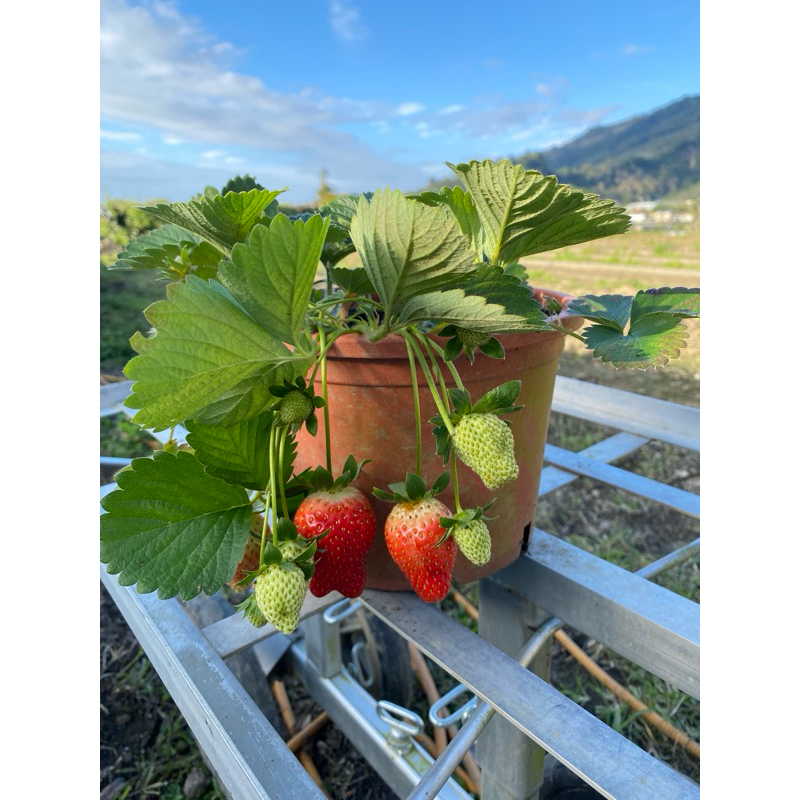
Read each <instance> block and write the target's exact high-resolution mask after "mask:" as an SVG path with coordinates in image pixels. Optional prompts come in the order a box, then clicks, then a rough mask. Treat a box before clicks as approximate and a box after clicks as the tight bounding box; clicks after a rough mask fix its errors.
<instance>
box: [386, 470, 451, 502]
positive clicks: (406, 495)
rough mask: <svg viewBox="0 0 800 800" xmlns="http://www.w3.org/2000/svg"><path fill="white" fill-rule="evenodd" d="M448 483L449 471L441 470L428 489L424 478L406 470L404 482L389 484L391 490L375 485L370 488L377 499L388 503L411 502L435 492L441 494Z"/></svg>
mask: <svg viewBox="0 0 800 800" xmlns="http://www.w3.org/2000/svg"><path fill="white" fill-rule="evenodd" d="M449 485H450V473H449V472H443V473H442V474H441V475H439V477H438V478H437V479H436V480H435V481H434V482H433V484H431V488H430V489H429V488H428V486H427V484H426V483H425V480H424V478H421V477H420V476H419V475H417V474H416V473H414V472H407V473H406V479H405V482H398V483H390V484H389V489H391V491H389V492H387V491H386V490H384V489H379V488H378V487H377V486H376V487H375V488H374V489H373V490H372V493H373V494H374V495H375V497H377V498H378V499H379V500H386V501H387V502H390V503H413V502H416V501H418V500H423V499H425V498H428V497H435V496H436V495H437V494H441V493H442V492H443V491H444V490H445V489H446V488H447V487H448V486H449Z"/></svg>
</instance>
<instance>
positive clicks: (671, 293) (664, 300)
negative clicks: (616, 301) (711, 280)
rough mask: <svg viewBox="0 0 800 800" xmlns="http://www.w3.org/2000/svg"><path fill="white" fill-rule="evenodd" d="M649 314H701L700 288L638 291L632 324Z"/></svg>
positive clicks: (695, 315)
mask: <svg viewBox="0 0 800 800" xmlns="http://www.w3.org/2000/svg"><path fill="white" fill-rule="evenodd" d="M649 314H672V315H674V316H677V317H682V318H687V317H697V316H699V315H700V290H699V289H684V288H683V287H681V288H676V289H673V288H663V289H646V290H645V291H642V292H637V293H636V296H635V297H634V298H633V305H632V307H631V324H634V323H636V322H638V321H639V320H640V319H642V318H643V317H646V316H648V315H649Z"/></svg>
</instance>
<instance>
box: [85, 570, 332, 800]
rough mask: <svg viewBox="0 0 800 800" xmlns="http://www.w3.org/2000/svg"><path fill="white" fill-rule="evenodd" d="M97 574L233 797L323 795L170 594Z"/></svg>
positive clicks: (280, 799) (303, 799)
mask: <svg viewBox="0 0 800 800" xmlns="http://www.w3.org/2000/svg"><path fill="white" fill-rule="evenodd" d="M100 579H101V580H102V581H103V583H104V584H105V586H106V588H107V589H108V591H109V593H110V594H111V596H112V598H113V599H114V602H115V603H116V604H117V606H118V608H119V609H120V611H121V612H122V614H123V616H124V617H125V619H126V620H127V622H128V625H130V627H131V630H132V631H133V633H134V635H135V636H136V638H137V640H138V641H139V643H140V644H141V646H142V648H143V649H144V651H145V652H146V653H147V656H148V658H149V659H150V661H151V662H152V663H153V666H154V667H155V669H156V671H157V672H158V674H159V676H160V677H161V679H162V681H163V682H164V685H165V686H166V688H167V691H168V692H169V693H170V696H171V697H172V699H173V700H174V701H175V704H176V705H177V706H178V708H179V709H180V711H181V714H183V716H184V717H185V718H186V720H187V722H188V724H189V726H190V727H191V729H192V732H193V733H194V735H195V738H196V739H197V742H198V744H199V745H200V747H201V749H202V750H203V752H204V753H205V755H206V757H207V758H208V759H209V761H210V762H211V764H212V766H213V768H214V771H215V772H216V774H217V775H218V777H219V779H220V781H221V782H222V784H223V785H224V786H225V787H226V788H227V790H228V791H229V792H230V795H231V797H232V798H233V800H265V799H266V798H275V799H276V800H289V799H290V798H292V799H295V798H296V800H310V799H311V798H317V799H318V800H323V798H324V797H325V795H324V794H323V793H322V792H321V791H320V790H319V788H318V787H317V785H316V784H315V783H314V781H312V780H311V778H310V777H309V775H308V773H307V772H306V771H305V770H304V769H303V767H302V766H301V764H300V762H299V761H298V760H297V758H296V757H295V756H294V755H293V754H292V753H291V752H290V751H289V749H288V748H287V747H286V744H285V743H284V741H283V739H281V737H280V736H279V735H278V733H277V731H276V730H275V729H274V728H273V727H272V726H271V725H270V724H269V723H268V722H267V720H266V718H265V717H264V715H263V714H262V713H261V711H260V710H259V709H258V707H257V706H256V704H255V703H254V702H253V699H252V698H251V697H250V695H249V694H247V692H246V691H245V690H244V689H243V688H242V686H241V684H240V683H239V682H238V681H237V680H236V679H235V678H234V676H233V675H232V673H231V671H230V669H228V667H227V665H226V664H225V662H224V661H223V660H222V659H221V658H220V657H219V655H218V654H217V653H215V652H214V650H213V649H212V647H211V646H210V645H209V643H208V642H207V641H206V639H205V637H203V636H202V634H201V633H200V631H199V630H198V628H197V626H196V625H195V624H194V622H193V621H192V619H191V618H190V617H189V615H188V614H187V612H186V610H185V609H184V608H183V606H181V604H180V603H179V602H178V601H177V600H176V599H175V598H172V599H170V600H160V599H159V598H158V597H157V596H156V593H155V592H153V593H151V594H137V592H136V591H135V590H134V589H133V588H132V587H130V586H120V585H119V583H118V581H117V579H116V578H115V577H114V576H111V575H109V574H108V573H107V572H106V570H105V569H104V568H103V567H102V566H101V569H100Z"/></svg>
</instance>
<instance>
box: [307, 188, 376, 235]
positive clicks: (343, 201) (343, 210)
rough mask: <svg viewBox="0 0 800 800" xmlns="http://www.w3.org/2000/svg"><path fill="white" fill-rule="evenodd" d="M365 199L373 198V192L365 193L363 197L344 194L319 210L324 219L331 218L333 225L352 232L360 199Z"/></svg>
mask: <svg viewBox="0 0 800 800" xmlns="http://www.w3.org/2000/svg"><path fill="white" fill-rule="evenodd" d="M360 197H363V198H364V199H365V200H369V199H370V198H371V197H372V192H365V193H364V194H362V195H357V194H342V195H339V196H338V197H334V198H333V200H331V201H330V202H328V203H326V204H325V205H324V206H322V208H321V209H320V210H319V213H320V214H322V216H323V217H330V220H331V223H332V224H334V225H338V226H339V227H341V228H344V229H345V230H346V231H348V232H349V231H350V225H351V224H352V222H353V217H354V216H355V214H356V209H357V208H358V201H359V198H360Z"/></svg>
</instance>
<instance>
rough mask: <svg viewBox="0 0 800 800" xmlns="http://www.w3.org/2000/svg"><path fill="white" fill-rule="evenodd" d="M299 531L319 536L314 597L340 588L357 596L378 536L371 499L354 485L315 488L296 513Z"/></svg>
mask: <svg viewBox="0 0 800 800" xmlns="http://www.w3.org/2000/svg"><path fill="white" fill-rule="evenodd" d="M294 524H295V525H296V526H297V531H298V533H299V534H300V535H301V536H303V537H305V538H306V539H311V538H313V537H315V536H319V535H320V534H322V533H325V531H326V530H328V529H330V530H328V533H327V534H326V535H325V536H323V537H322V538H321V539H320V540H319V543H318V544H319V548H320V550H319V551H318V555H317V560H316V562H315V567H314V575H313V577H312V578H311V582H310V583H309V587H308V588H309V590H310V591H311V594H313V595H314V596H315V597H322V596H323V595H326V594H328V592H332V591H337V592H340V593H341V594H343V595H344V596H345V597H358V596H359V595H360V594H361V593H362V592H363V591H364V586H365V584H366V582H367V570H366V565H365V562H366V557H367V551H368V550H369V548H370V545H371V544H372V542H373V540H374V539H375V513H374V512H373V510H372V506H371V505H370V503H369V500H368V499H367V498H366V497H365V496H364V494H363V493H362V492H360V491H359V490H358V489H356V488H355V487H354V486H346V487H345V488H343V489H338V490H336V491H318V492H312V493H311V494H310V495H309V496H308V497H306V499H305V500H303V502H302V503H300V506H299V507H298V509H297V511H296V512H295V515H294Z"/></svg>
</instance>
